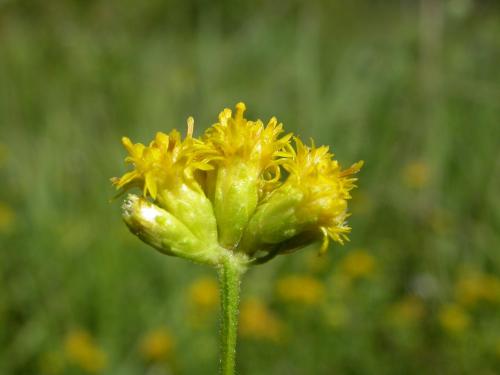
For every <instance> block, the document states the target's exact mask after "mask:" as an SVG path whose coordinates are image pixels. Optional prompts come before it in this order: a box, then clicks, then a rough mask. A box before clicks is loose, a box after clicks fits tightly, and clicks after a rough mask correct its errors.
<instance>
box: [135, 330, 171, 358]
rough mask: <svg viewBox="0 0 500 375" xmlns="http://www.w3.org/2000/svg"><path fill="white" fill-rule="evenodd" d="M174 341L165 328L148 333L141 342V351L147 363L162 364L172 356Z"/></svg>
mask: <svg viewBox="0 0 500 375" xmlns="http://www.w3.org/2000/svg"><path fill="white" fill-rule="evenodd" d="M173 349H174V340H173V338H172V335H171V334H170V332H168V331H167V330H166V329H165V328H158V329H156V330H153V331H151V332H148V333H147V334H146V335H145V336H144V337H143V338H142V340H141V343H140V346H139V350H140V353H141V355H142V357H143V358H144V360H146V361H151V362H161V361H164V360H166V359H168V358H169V357H170V356H171V355H172V351H173Z"/></svg>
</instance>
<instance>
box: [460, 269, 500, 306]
mask: <svg viewBox="0 0 500 375" xmlns="http://www.w3.org/2000/svg"><path fill="white" fill-rule="evenodd" d="M455 295H456V297H457V300H458V301H459V302H460V303H462V304H464V305H466V306H474V305H476V304H477V303H479V302H481V301H484V302H490V303H495V302H500V279H498V278H497V277H495V276H493V275H485V274H479V273H467V274H465V275H464V276H463V277H461V278H460V279H459V280H458V281H457V283H456V285H455Z"/></svg>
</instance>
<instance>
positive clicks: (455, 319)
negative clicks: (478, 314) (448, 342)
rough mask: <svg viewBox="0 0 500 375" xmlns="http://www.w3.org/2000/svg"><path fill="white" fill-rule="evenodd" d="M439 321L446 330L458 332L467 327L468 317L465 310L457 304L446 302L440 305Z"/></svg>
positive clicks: (468, 323)
mask: <svg viewBox="0 0 500 375" xmlns="http://www.w3.org/2000/svg"><path fill="white" fill-rule="evenodd" d="M439 322H440V323H441V326H442V327H443V329H445V330H446V331H448V332H450V333H456V334H459V333H462V332H464V331H465V330H466V329H467V328H468V327H469V325H470V318H469V315H468V314H467V312H466V311H465V310H464V309H463V308H462V307H460V306H459V305H456V304H448V305H444V306H443V307H441V309H440V311H439Z"/></svg>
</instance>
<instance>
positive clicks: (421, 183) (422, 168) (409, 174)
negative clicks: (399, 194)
mask: <svg viewBox="0 0 500 375" xmlns="http://www.w3.org/2000/svg"><path fill="white" fill-rule="evenodd" d="M429 178H430V173H429V168H428V167H427V164H425V163H424V162H422V161H418V160H417V161H413V162H411V163H408V164H407V165H406V166H405V167H404V169H403V181H404V183H405V184H406V186H408V187H410V188H412V189H421V188H423V187H425V186H426V185H427V184H428V183H429Z"/></svg>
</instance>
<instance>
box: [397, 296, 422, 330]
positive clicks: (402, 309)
mask: <svg viewBox="0 0 500 375" xmlns="http://www.w3.org/2000/svg"><path fill="white" fill-rule="evenodd" d="M388 313H389V319H390V321H391V322H393V323H396V324H412V323H415V322H417V321H420V320H421V319H422V318H423V317H424V315H425V306H424V304H423V302H422V300H421V299H420V298H418V297H417V296H405V297H403V298H402V299H401V300H400V301H398V302H395V303H394V304H392V305H391V306H390V307H389V311H388Z"/></svg>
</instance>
